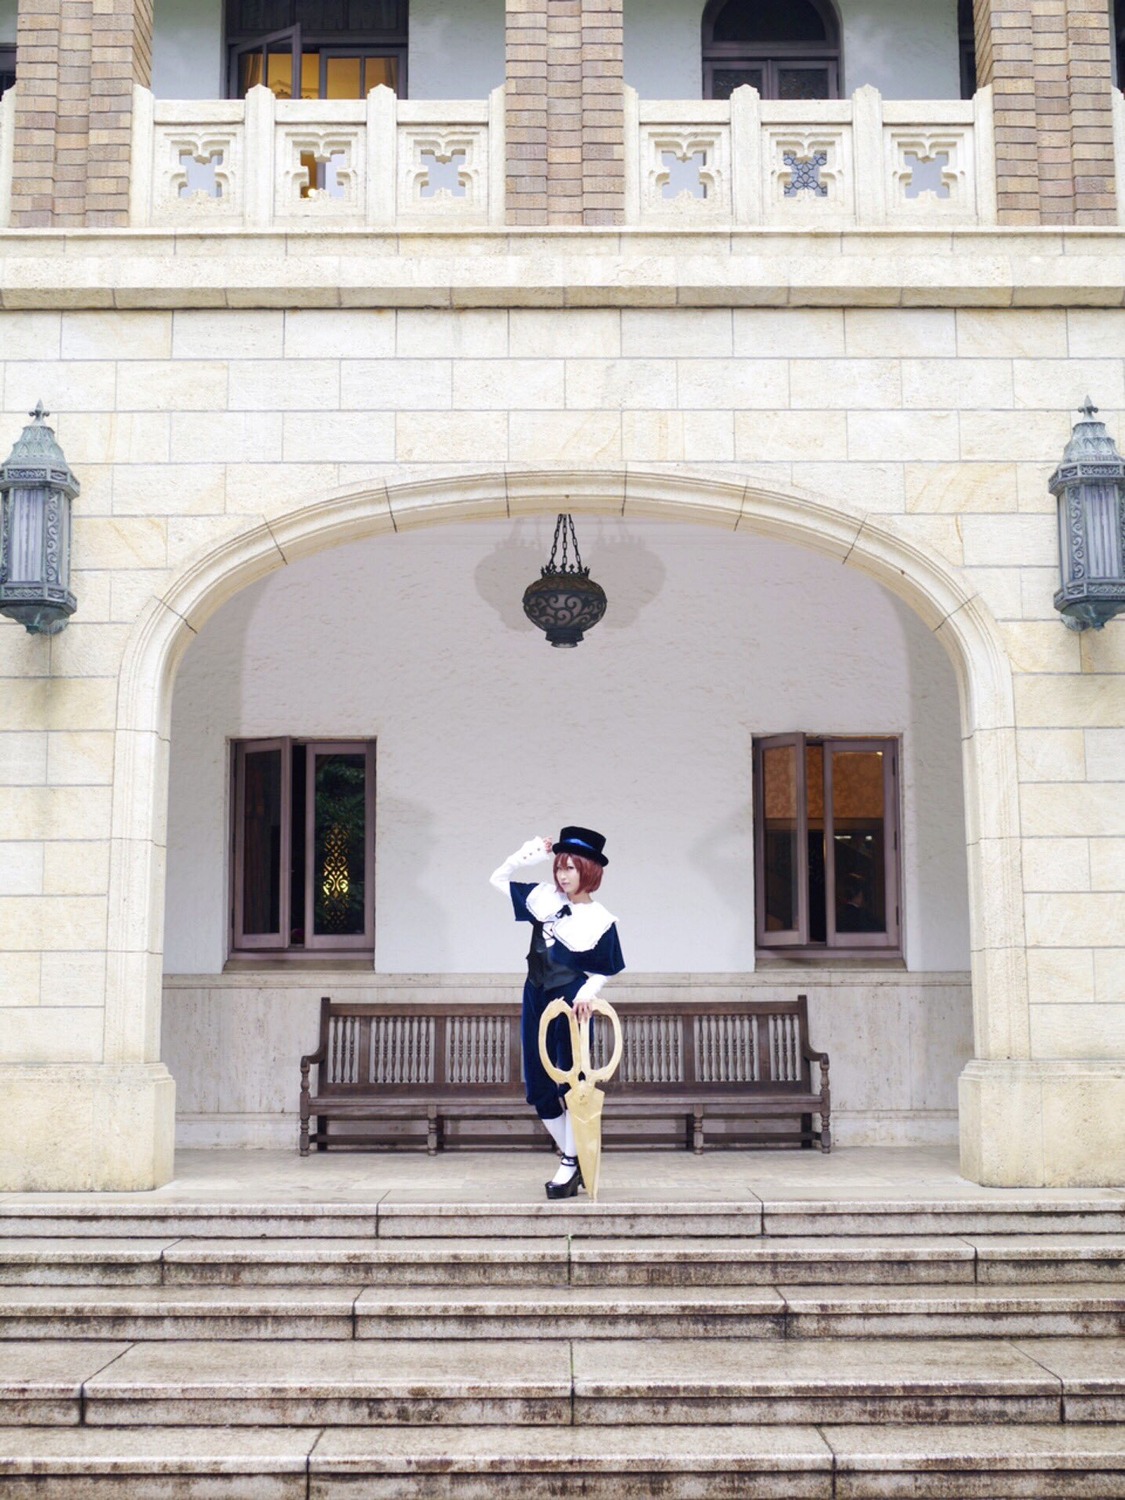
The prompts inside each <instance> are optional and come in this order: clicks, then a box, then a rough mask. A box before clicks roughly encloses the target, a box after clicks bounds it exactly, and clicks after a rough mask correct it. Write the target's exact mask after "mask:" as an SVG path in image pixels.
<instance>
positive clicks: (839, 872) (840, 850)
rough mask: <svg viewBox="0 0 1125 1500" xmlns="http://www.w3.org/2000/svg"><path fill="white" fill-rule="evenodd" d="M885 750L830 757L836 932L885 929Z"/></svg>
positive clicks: (847, 753) (846, 751) (852, 752)
mask: <svg viewBox="0 0 1125 1500" xmlns="http://www.w3.org/2000/svg"><path fill="white" fill-rule="evenodd" d="M883 785H884V782H883V752H882V751H881V750H843V751H836V752H835V753H834V754H833V756H832V829H833V859H834V862H835V866H834V868H835V876H836V911H835V918H836V931H837V932H839V933H846V932H886V930H887V891H886V860H885V853H886V849H885V844H886V809H885V807H884V803H883Z"/></svg>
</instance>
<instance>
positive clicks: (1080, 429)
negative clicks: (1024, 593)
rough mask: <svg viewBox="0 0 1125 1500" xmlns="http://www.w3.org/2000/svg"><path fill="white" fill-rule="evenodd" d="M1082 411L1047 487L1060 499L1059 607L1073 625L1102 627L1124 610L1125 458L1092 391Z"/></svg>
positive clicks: (1078, 627)
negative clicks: (1097, 418)
mask: <svg viewBox="0 0 1125 1500" xmlns="http://www.w3.org/2000/svg"><path fill="white" fill-rule="evenodd" d="M1080 410H1081V412H1082V416H1083V420H1082V421H1081V422H1077V423H1076V424H1075V427H1074V432H1073V435H1072V436H1071V439H1070V442H1069V443H1067V445H1066V451H1065V452H1064V454H1063V457H1062V463H1060V464H1059V466H1058V468H1057V469H1056V470H1055V472H1054V473H1053V474H1052V475H1051V479H1050V482H1049V486H1048V487H1049V489H1050V491H1051V494H1052V495H1054V496H1055V497H1056V498H1057V500H1058V502H1059V561H1060V563H1061V567H1062V587H1061V588H1060V589H1059V591H1058V593H1057V594H1056V595H1055V608H1056V609H1057V610H1058V611H1059V613H1060V614H1061V615H1062V617H1063V624H1064V625H1066V626H1067V627H1068V629H1070V630H1091V629H1092V630H1100V629H1101V628H1102V626H1103V625H1104V624H1105V623H1106V621H1107V620H1112V619H1113V617H1114V615H1118V614H1121V613H1122V611H1125V460H1123V459H1122V457H1121V455H1120V453H1118V451H1117V448H1116V446H1115V445H1114V441H1113V439H1112V438H1111V437H1110V435H1109V433H1108V432H1106V430H1105V423H1104V422H1096V421H1095V420H1094V417H1095V415H1096V413H1097V410H1098V408H1097V407H1096V406H1095V405H1094V404H1093V402H1092V401H1091V400H1090V398H1089V396H1087V397H1086V404H1085V406H1083V407H1081V408H1080Z"/></svg>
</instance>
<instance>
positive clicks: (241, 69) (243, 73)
mask: <svg viewBox="0 0 1125 1500" xmlns="http://www.w3.org/2000/svg"><path fill="white" fill-rule="evenodd" d="M265 61H266V60H265V55H264V54H263V53H261V52H244V53H243V54H242V56H241V57H240V58H239V59H238V92H239V93H240V94H241V95H243V96H244V97H245V95H247V94H248V93H249V92H250V90H251V89H252V88H256V87H257V86H258V84H259V83H264V82H265V77H266V69H265Z"/></svg>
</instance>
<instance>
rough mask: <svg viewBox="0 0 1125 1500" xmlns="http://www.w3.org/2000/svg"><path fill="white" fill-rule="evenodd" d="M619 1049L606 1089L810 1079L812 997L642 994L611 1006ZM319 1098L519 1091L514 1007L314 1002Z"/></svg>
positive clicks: (604, 1040)
mask: <svg viewBox="0 0 1125 1500" xmlns="http://www.w3.org/2000/svg"><path fill="white" fill-rule="evenodd" d="M616 1009H617V1011H618V1014H619V1015H620V1017H621V1031H622V1036H623V1039H624V1052H623V1055H622V1059H621V1066H620V1068H619V1070H618V1072H617V1075H616V1077H615V1078H614V1080H613V1082H612V1083H611V1084H610V1085H609V1088H610V1089H611V1090H617V1089H620V1090H621V1091H622V1093H624V1094H627V1093H629V1092H632V1091H636V1090H641V1089H643V1090H645V1091H646V1092H648V1091H652V1090H654V1089H655V1090H659V1091H667V1092H669V1093H675V1092H676V1091H677V1090H679V1089H691V1088H694V1087H697V1086H699V1085H704V1086H706V1087H707V1088H709V1089H713V1090H718V1091H720V1092H721V1091H723V1090H725V1089H728V1088H729V1089H730V1090H731V1091H732V1092H736V1091H737V1090H739V1089H740V1088H745V1087H746V1085H747V1084H753V1085H754V1086H755V1088H757V1089H762V1090H766V1091H769V1090H771V1089H776V1090H778V1091H779V1092H780V1091H785V1090H787V1089H792V1088H794V1087H795V1086H807V1085H808V1084H809V1083H810V1074H809V1063H808V1061H807V1059H806V1057H805V1052H806V1050H807V1047H808V1002H807V1000H806V997H805V996H804V995H799V996H798V997H797V998H796V999H795V1000H768V1001H767V1000H753V1001H730V1000H726V1001H717V1002H711V1001H703V1000H690V1001H686V1002H685V1003H683V1004H682V1005H680V1006H678V1007H677V1008H676V1009H675V1010H671V1009H670V1008H668V1007H654V1006H653V1005H652V1004H650V1003H646V1002H643V1001H629V1000H623V1001H621V1002H619V1003H618V1004H617V1005H616ZM320 1044H321V1046H322V1047H323V1049H324V1061H323V1062H321V1063H320V1065H319V1068H318V1083H317V1092H318V1094H320V1095H332V1094H336V1095H347V1094H349V1093H365V1092H369V1091H370V1090H371V1089H372V1088H373V1087H377V1088H378V1089H379V1090H380V1092H383V1093H386V1094H388V1095H391V1096H393V1095H394V1094H395V1093H402V1094H409V1093H419V1092H422V1093H429V1092H433V1093H435V1094H438V1093H442V1092H452V1091H454V1090H466V1089H467V1090H471V1091H472V1093H474V1094H478V1093H479V1094H481V1095H482V1096H488V1095H496V1096H498V1097H503V1096H505V1095H508V1094H519V1093H521V1092H522V1082H521V1061H520V1011H519V1006H518V1005H514V1004H505V1005H498V1006H491V1007H489V1008H487V1009H484V1008H482V1007H480V1006H476V1005H437V1006H435V1005H426V1006H425V1007H419V1008H418V1009H417V1010H413V1011H407V1010H405V1009H404V1008H403V1007H402V1006H395V1005H360V1004H337V1003H333V1002H332V1001H331V1000H330V999H329V998H328V997H327V996H326V997H325V998H324V999H322V1000H321V1009H320ZM610 1044H611V1035H610V1029H609V1027H608V1026H607V1025H605V1024H604V1022H603V1023H601V1024H598V1023H595V1026H594V1035H593V1049H592V1050H593V1060H594V1065H595V1066H600V1065H602V1064H604V1063H605V1061H606V1060H607V1059H608V1056H609V1051H610Z"/></svg>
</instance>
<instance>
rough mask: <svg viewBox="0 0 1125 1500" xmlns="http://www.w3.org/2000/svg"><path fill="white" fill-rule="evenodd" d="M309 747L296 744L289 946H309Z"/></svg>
mask: <svg viewBox="0 0 1125 1500" xmlns="http://www.w3.org/2000/svg"><path fill="white" fill-rule="evenodd" d="M307 764H308V750H307V748H306V747H305V746H304V745H294V746H293V775H292V786H291V796H292V802H293V816H292V818H291V819H290V820H289V829H290V833H289V946H290V947H291V948H303V947H304V946H305V839H306V836H307V828H306V819H305V809H306V807H307V806H308V799H307V790H308V789H307V786H306V783H305V770H306V766H307Z"/></svg>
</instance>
